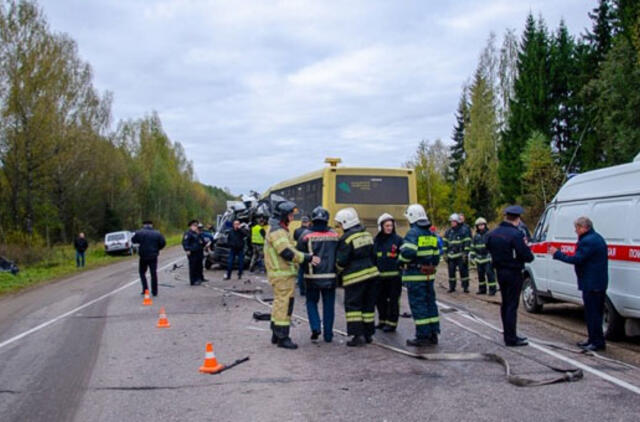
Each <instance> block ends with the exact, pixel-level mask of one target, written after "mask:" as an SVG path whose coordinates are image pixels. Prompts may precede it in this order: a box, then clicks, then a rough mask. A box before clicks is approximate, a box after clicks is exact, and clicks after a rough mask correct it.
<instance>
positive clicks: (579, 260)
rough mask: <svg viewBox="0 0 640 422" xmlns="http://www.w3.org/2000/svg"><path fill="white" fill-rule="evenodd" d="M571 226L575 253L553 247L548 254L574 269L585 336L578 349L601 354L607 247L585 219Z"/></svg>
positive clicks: (578, 220)
mask: <svg viewBox="0 0 640 422" xmlns="http://www.w3.org/2000/svg"><path fill="white" fill-rule="evenodd" d="M574 225H575V229H576V234H577V235H578V245H577V248H576V253H575V254H574V255H573V256H568V255H565V254H563V253H562V252H560V251H559V250H558V249H557V248H555V247H553V246H551V247H550V248H549V253H551V254H552V255H553V259H557V260H559V261H562V262H566V263H568V264H573V265H574V266H575V270H576V275H577V277H578V289H580V290H581V291H582V301H583V302H584V314H585V319H586V320H587V331H588V332H589V338H588V339H587V341H584V342H580V343H578V346H579V347H581V348H582V349H584V350H587V351H598V350H604V349H605V347H606V346H605V341H604V333H603V332H602V318H603V315H604V302H605V300H606V297H607V287H608V285H609V256H608V250H607V243H606V242H605V240H604V239H603V238H602V236H600V235H599V234H598V233H596V231H595V230H594V229H593V223H592V222H591V220H590V219H589V218H587V217H580V218H578V219H577V220H576V221H575V223H574Z"/></svg>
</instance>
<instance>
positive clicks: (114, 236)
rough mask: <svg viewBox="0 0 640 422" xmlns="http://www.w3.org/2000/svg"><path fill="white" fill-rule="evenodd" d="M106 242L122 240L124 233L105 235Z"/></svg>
mask: <svg viewBox="0 0 640 422" xmlns="http://www.w3.org/2000/svg"><path fill="white" fill-rule="evenodd" d="M107 240H108V241H110V242H112V241H114V240H124V233H116V234H110V235H107Z"/></svg>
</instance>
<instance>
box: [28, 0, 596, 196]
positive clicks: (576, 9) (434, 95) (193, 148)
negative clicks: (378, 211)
mask: <svg viewBox="0 0 640 422" xmlns="http://www.w3.org/2000/svg"><path fill="white" fill-rule="evenodd" d="M595 3H596V1H595V0H539V1H534V0H522V1H521V0H482V1H480V0H456V1H455V2H454V1H451V2H445V1H427V0H423V1H418V0H416V1H384V0H380V1H374V0H362V1H355V0H354V1H267V0H263V1H261V0H255V1H248V0H242V1H234V2H232V1H222V0H219V1H214V0H102V1H98V0H94V1H91V0H40V4H41V5H42V7H43V8H44V10H45V13H46V14H47V16H48V18H49V21H50V23H51V26H52V28H53V29H55V30H57V31H62V32H67V33H69V34H70V35H71V36H72V37H73V38H74V39H75V40H77V42H78V44H79V49H80V53H81V55H82V57H83V58H85V59H86V60H87V61H89V62H90V63H91V64H92V66H93V68H94V71H95V83H96V86H97V87H98V88H99V89H101V90H110V91H112V92H113V93H114V95H115V100H114V107H113V112H114V118H115V119H126V118H137V117H141V116H143V115H145V114H146V113H149V112H150V111H151V110H156V111H157V112H158V113H159V115H160V117H161V119H162V122H163V124H164V128H165V130H166V132H167V133H168V135H169V137H170V138H171V139H172V140H174V141H180V142H181V143H182V144H183V145H184V147H185V149H186V152H187V155H188V156H189V158H190V159H191V160H192V161H193V162H194V166H195V170H196V173H197V176H198V178H199V179H200V180H201V181H202V182H204V183H208V184H212V185H218V186H226V187H229V188H230V189H231V190H232V191H233V192H235V193H242V192H246V191H248V190H249V189H255V190H259V191H262V190H264V189H266V188H267V187H268V186H269V185H271V184H274V183H277V182H279V181H281V180H283V179H286V178H290V177H294V176H297V175H299V174H301V173H304V172H306V171H310V170H314V169H317V168H320V167H322V166H323V165H324V164H323V160H324V158H325V157H327V156H337V157H342V159H343V162H344V164H345V165H352V166H391V167H396V166H399V165H400V164H401V163H403V162H405V161H406V160H407V159H408V158H409V157H410V156H411V154H412V152H413V151H414V150H415V148H416V146H417V143H418V142H419V141H420V140H421V139H430V140H433V139H436V138H441V139H443V140H445V141H447V142H449V138H450V134H451V128H452V126H453V122H454V112H455V108H456V104H457V102H458V97H459V95H460V88H461V86H462V84H463V83H464V82H465V80H467V79H468V78H469V76H470V75H471V74H472V72H473V70H474V68H475V66H476V63H477V59H478V55H479V53H480V50H481V49H482V47H483V46H484V44H485V42H486V39H487V37H488V34H489V32H490V31H494V32H496V33H497V34H498V36H499V39H500V38H501V36H502V34H503V33H504V31H505V29H506V28H514V29H516V30H518V32H520V31H521V29H522V27H523V25H524V21H525V18H526V15H527V13H528V12H529V11H532V12H533V13H534V14H536V15H538V14H542V15H543V17H544V18H545V20H546V22H547V24H548V25H549V26H550V27H552V28H555V27H556V26H557V25H558V23H559V21H560V19H561V18H564V19H565V21H566V23H567V25H568V27H569V29H570V31H571V32H572V33H573V34H578V33H581V32H583V30H584V28H586V27H588V26H590V22H589V19H588V16H587V12H588V11H589V10H590V9H591V8H593V7H594V5H595Z"/></svg>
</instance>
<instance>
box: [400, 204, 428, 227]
mask: <svg viewBox="0 0 640 422" xmlns="http://www.w3.org/2000/svg"><path fill="white" fill-rule="evenodd" d="M404 216H405V217H407V220H409V224H413V223H416V222H418V221H420V220H424V221H429V217H427V212H426V211H425V210H424V207H423V206H422V205H420V204H412V205H409V208H407V211H405V213H404Z"/></svg>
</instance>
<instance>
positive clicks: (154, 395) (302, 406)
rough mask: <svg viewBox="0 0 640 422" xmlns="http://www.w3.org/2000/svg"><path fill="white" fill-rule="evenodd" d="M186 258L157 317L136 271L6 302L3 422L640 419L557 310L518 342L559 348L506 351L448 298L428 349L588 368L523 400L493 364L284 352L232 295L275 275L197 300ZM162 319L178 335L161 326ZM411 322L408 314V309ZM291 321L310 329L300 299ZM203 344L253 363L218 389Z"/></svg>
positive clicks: (323, 346) (1, 345) (90, 275)
mask: <svg viewBox="0 0 640 422" xmlns="http://www.w3.org/2000/svg"><path fill="white" fill-rule="evenodd" d="M179 258H181V252H180V251H179V249H177V248H175V249H172V250H169V251H167V252H166V253H165V254H163V256H162V258H161V264H160V265H161V266H163V265H167V264H169V268H167V269H166V270H163V271H160V283H161V288H160V295H159V297H158V298H156V300H154V305H153V306H152V307H143V306H141V297H140V295H139V285H138V284H135V283H134V284H133V285H130V286H129V287H124V286H127V285H128V284H130V282H131V281H134V280H135V279H136V278H137V275H136V263H135V261H127V262H123V263H118V264H115V265H113V266H110V267H104V268H101V269H98V270H94V271H87V272H84V273H81V274H79V275H77V276H75V277H73V278H70V279H67V280H64V281H61V282H58V283H55V284H52V285H48V286H44V287H41V288H38V289H34V290H30V291H28V292H25V293H22V294H19V295H16V296H12V297H7V298H4V299H2V300H0V420H2V421H147V420H148V421H163V422H165V421H213V420H215V421H254V420H260V421H276V420H277V421H289V420H292V421H299V420H323V421H333V420H336V421H337V420H340V421H343V420H350V421H361V420H362V421H365V420H366V421H383V420H386V421H418V420H442V421H448V420H477V421H483V420H487V421H488V420H536V421H539V420H542V419H546V420H553V421H555V420H588V421H590V420H601V419H606V420H629V421H631V420H638V415H639V414H640V400H639V397H640V394H637V393H635V392H633V391H632V390H633V389H634V388H635V389H636V390H637V391H640V369H635V368H632V367H629V366H626V365H625V364H624V363H621V362H618V361H617V359H621V360H623V361H626V362H631V361H632V360H633V359H628V358H627V357H626V356H617V355H616V352H615V351H614V352H607V354H605V355H606V356H608V357H610V358H615V359H616V360H614V361H609V360H602V359H598V358H595V357H590V356H584V355H579V354H576V353H572V352H571V351H570V349H571V344H572V343H573V342H575V341H576V339H579V338H580V336H581V334H580V333H579V332H576V331H579V329H580V328H579V321H578V318H577V317H576V315H573V314H572V313H569V315H567V316H566V317H565V320H567V321H569V322H568V324H569V325H570V328H562V327H561V326H562V313H561V312H559V313H558V314H553V315H552V316H551V318H555V319H557V320H558V321H560V322H558V323H557V324H555V325H549V324H547V323H545V322H544V320H540V319H531V318H528V317H527V316H526V315H523V316H522V321H521V332H522V333H524V334H526V335H528V336H529V337H531V338H536V339H540V340H541V341H542V340H544V341H545V342H554V343H558V344H560V345H562V346H563V349H550V348H549V347H548V346H544V345H542V344H541V342H539V344H540V345H539V346H538V347H537V348H535V347H531V346H530V347H525V348H518V349H516V350H514V349H507V348H504V347H503V346H502V345H501V342H500V337H501V335H500V333H499V332H497V331H495V329H494V328H492V325H493V326H496V325H497V326H499V325H500V324H499V317H498V307H497V306H496V305H495V304H492V303H487V302H486V301H483V300H479V299H478V298H475V297H472V296H471V295H463V294H460V295H454V296H450V295H445V294H443V293H442V292H441V290H438V295H439V300H440V302H442V307H443V309H444V308H447V309H446V311H445V312H443V313H442V317H443V322H442V336H441V344H440V345H439V346H437V347H435V348H432V350H428V349H426V351H434V352H478V351H479V352H493V353H497V354H500V355H501V356H504V357H505V358H507V359H508V360H509V362H510V363H511V365H512V369H513V372H514V373H516V374H519V375H525V376H529V377H533V378H544V377H548V376H550V375H552V374H551V373H550V372H549V369H548V368H547V367H546V366H544V365H543V364H549V365H554V366H560V367H565V368H566V367H570V366H573V365H574V364H579V365H582V366H583V367H585V368H587V369H588V370H587V371H585V377H584V379H583V380H581V381H578V382H575V383H562V384H556V385H551V386H545V387H535V388H521V387H515V386H513V385H511V384H509V383H507V382H506V380H505V377H504V373H503V370H502V368H501V367H500V366H499V365H496V364H494V363H490V362H424V361H419V360H416V359H412V358H408V357H405V356H402V355H399V354H397V353H393V352H390V351H388V350H385V349H382V348H380V347H376V346H373V345H371V346H367V347H363V348H358V349H356V350H353V349H350V348H347V347H345V345H344V342H345V338H344V337H341V336H336V338H335V339H334V342H333V343H331V344H327V343H324V342H319V343H313V342H311V341H310V340H309V329H308V325H307V324H306V322H305V321H303V320H302V319H301V318H296V319H294V328H293V338H294V340H295V341H296V342H298V343H299V345H300V348H299V349H298V350H297V351H283V350H282V349H277V348H275V347H273V346H272V345H271V344H270V342H269V339H270V333H269V331H268V322H260V321H255V320H253V319H252V313H253V312H254V311H268V308H266V307H265V306H264V305H262V304H260V303H258V302H257V301H256V300H254V299H253V298H252V297H251V296H252V294H248V297H247V298H245V297H240V296H238V295H235V294H234V293H232V292H231V291H230V290H229V289H235V290H241V291H254V290H257V291H258V293H259V296H260V297H263V298H269V297H270V296H271V290H270V288H269V286H268V285H267V284H266V283H265V282H264V277H258V276H255V277H254V276H252V277H250V281H247V280H245V281H237V280H232V281H222V280H221V277H222V273H220V272H217V271H212V272H207V276H208V277H209V278H210V279H211V282H210V283H208V284H206V285H204V286H203V287H190V286H188V282H187V281H186V278H187V275H186V273H187V271H186V268H185V267H184V266H183V267H181V268H179V269H177V270H176V271H170V269H171V267H172V265H170V264H171V263H172V262H173V261H175V260H176V259H179ZM184 263H185V262H184V260H183V261H182V262H180V264H184ZM119 288H121V290H119V291H116V292H115V293H113V294H110V292H113V291H114V290H116V289H119ZM225 289H227V290H225ZM105 295H107V296H105ZM339 297H341V293H340V294H339ZM160 306H164V307H165V308H166V311H167V314H168V317H169V321H170V322H171V324H172V326H171V328H169V329H158V328H156V327H155V324H156V322H157V318H158V311H159V308H160ZM78 307H82V308H81V309H78V310H77V311H75V312H73V311H74V310H76V309H77V308H78ZM402 308H403V311H407V310H408V306H407V303H406V295H403V303H402ZM336 310H337V319H336V327H337V328H339V329H344V325H345V323H344V313H343V311H342V306H341V303H340V300H338V303H337V304H336ZM465 311H469V312H471V313H472V314H473V315H475V317H472V316H470V314H468V313H465ZM572 312H573V311H572ZM295 313H296V315H299V316H300V317H304V316H306V315H305V309H304V305H303V300H298V301H297V303H296V307H295ZM573 313H575V312H573ZM61 316H63V317H61ZM537 318H546V317H545V316H542V317H537ZM571 327H573V328H571ZM34 328H36V330H33V329H34ZM29 330H32V331H29ZM572 330H573V331H572ZM412 332H413V326H412V323H411V320H410V319H405V318H403V319H401V323H400V329H399V332H397V333H395V334H377V335H376V341H378V342H381V343H385V344H391V345H395V346H398V347H402V348H404V340H405V339H406V338H408V337H409V336H410V335H411V334H412ZM24 333H27V334H26V335H23V334H24ZM207 341H212V342H213V343H214V346H215V351H216V356H217V358H218V360H219V361H220V362H221V363H223V364H229V363H231V362H233V361H234V360H236V359H239V358H242V357H245V356H249V357H250V360H249V361H248V362H246V363H244V364H242V365H239V366H237V367H235V368H233V369H230V370H229V371H227V372H224V373H221V374H218V375H203V374H200V373H198V368H199V366H200V365H201V364H202V361H203V358H204V351H205V350H204V349H205V343H206V342H207ZM631 346H633V343H631ZM625 347H626V346H625ZM545 350H546V351H545ZM629 353H631V354H630V356H631V357H632V358H634V357H636V355H635V354H634V352H633V351H631V352H629ZM554 354H555V355H554Z"/></svg>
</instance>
